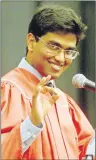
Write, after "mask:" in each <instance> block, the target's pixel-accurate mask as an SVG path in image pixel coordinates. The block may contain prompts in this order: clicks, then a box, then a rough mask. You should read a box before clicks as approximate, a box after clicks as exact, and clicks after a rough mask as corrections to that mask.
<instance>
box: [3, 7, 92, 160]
mask: <svg viewBox="0 0 96 160" xmlns="http://www.w3.org/2000/svg"><path fill="white" fill-rule="evenodd" d="M86 28H87V27H86V26H85V25H84V24H83V23H82V22H81V19H80V18H79V17H78V16H77V15H76V14H75V13H74V11H73V10H72V9H70V8H64V7H63V6H58V5H51V6H43V7H40V8H38V10H37V12H36V13H35V14H34V16H33V17H32V20H31V22H30V25H29V30H28V35H27V52H26V57H24V58H23V59H22V60H21V62H20V64H19V65H18V67H17V68H15V69H13V70H12V71H10V72H9V73H8V74H6V75H5V76H4V77H3V78H2V84H1V89H2V98H1V103H2V117H1V118H2V130H1V132H2V159H12V160H13V159H30V160H38V159H48V160H53V159H54V160H55V159H60V160H61V159H66V160H67V159H82V158H83V157H85V155H86V151H87V148H88V145H89V143H90V141H91V138H92V137H94V129H93V128H92V126H91V124H90V123H89V121H88V120H87V118H86V117H85V115H84V114H83V113H82V111H81V110H80V108H79V107H78V105H77V104H76V103H75V102H74V100H73V99H72V98H71V97H69V96H68V95H66V94H65V93H63V92H62V91H61V90H60V89H58V88H57V87H56V86H55V83H54V80H55V79H56V78H58V77H60V75H62V73H63V72H64V71H65V70H66V69H67V68H68V67H69V66H70V65H71V63H72V61H73V60H74V59H75V58H76V57H77V56H78V55H79V52H78V50H77V44H78V42H79V41H80V40H81V39H83V38H84V33H85V31H86ZM49 82H50V83H51V85H49ZM92 139H93V138H92Z"/></svg>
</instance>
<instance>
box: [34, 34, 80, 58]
mask: <svg viewBox="0 0 96 160" xmlns="http://www.w3.org/2000/svg"><path fill="white" fill-rule="evenodd" d="M36 38H37V39H38V40H40V41H41V42H42V43H43V44H44V45H45V46H46V47H47V48H48V49H49V50H50V51H52V49H50V47H49V45H48V44H46V43H45V42H44V41H43V40H42V38H40V37H38V36H36ZM53 46H56V45H53ZM56 47H58V48H59V49H60V52H59V53H57V55H58V54H60V53H61V52H62V51H63V53H64V57H65V58H67V59H71V60H73V59H75V58H76V57H77V56H79V55H80V53H79V52H78V51H75V50H65V49H63V48H61V47H59V46H56ZM66 51H67V52H68V51H72V52H74V53H76V55H75V56H74V57H72V56H67V55H66ZM54 56H55V55H54Z"/></svg>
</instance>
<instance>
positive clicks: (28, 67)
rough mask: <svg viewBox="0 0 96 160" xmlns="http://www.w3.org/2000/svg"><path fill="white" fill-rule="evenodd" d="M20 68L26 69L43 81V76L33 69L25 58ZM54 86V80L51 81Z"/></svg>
mask: <svg viewBox="0 0 96 160" xmlns="http://www.w3.org/2000/svg"><path fill="white" fill-rule="evenodd" d="M18 68H23V69H26V70H27V71H28V72H31V73H32V74H33V75H35V76H36V77H37V78H38V79H39V80H41V78H42V75H41V74H40V73H39V72H38V71H37V70H36V69H35V68H34V67H33V66H31V65H30V64H29V63H28V62H27V61H26V57H23V58H22V59H21V61H20V63H19V65H18ZM51 82H52V84H53V83H54V81H53V80H51Z"/></svg>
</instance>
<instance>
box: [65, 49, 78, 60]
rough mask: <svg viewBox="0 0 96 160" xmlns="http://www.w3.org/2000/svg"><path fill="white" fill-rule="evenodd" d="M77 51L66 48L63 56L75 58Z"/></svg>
mask: <svg viewBox="0 0 96 160" xmlns="http://www.w3.org/2000/svg"><path fill="white" fill-rule="evenodd" d="M78 54H79V53H78V52H77V51H73V50H66V51H65V57H66V58H70V59H75V58H76V57H77V55H78Z"/></svg>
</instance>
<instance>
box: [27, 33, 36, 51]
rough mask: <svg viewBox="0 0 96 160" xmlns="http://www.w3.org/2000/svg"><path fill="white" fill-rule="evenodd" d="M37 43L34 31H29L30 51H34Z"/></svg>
mask: <svg viewBox="0 0 96 160" xmlns="http://www.w3.org/2000/svg"><path fill="white" fill-rule="evenodd" d="M35 43H36V39H35V37H34V35H33V34H32V33H28V35H27V47H28V51H31V52H32V51H33V48H34V45H35Z"/></svg>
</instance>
